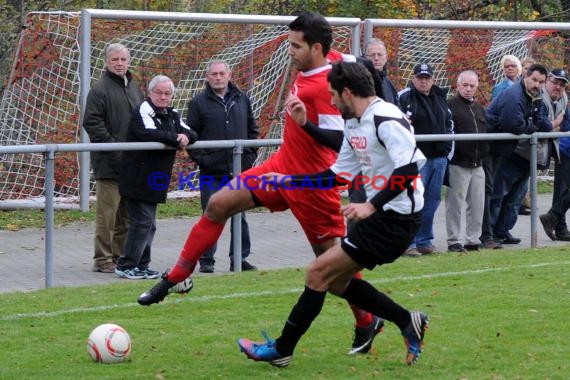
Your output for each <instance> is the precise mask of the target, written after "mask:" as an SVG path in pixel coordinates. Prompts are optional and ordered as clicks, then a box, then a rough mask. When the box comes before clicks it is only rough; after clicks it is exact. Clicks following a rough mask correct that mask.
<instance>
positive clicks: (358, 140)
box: [350, 136, 368, 149]
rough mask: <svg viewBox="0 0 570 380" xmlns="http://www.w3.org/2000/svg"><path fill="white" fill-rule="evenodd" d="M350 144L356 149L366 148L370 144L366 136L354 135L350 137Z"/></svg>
mask: <svg viewBox="0 0 570 380" xmlns="http://www.w3.org/2000/svg"><path fill="white" fill-rule="evenodd" d="M350 145H352V147H353V148H354V149H366V147H367V146H368V143H367V141H366V136H352V137H351V138H350Z"/></svg>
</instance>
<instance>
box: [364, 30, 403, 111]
mask: <svg viewBox="0 0 570 380" xmlns="http://www.w3.org/2000/svg"><path fill="white" fill-rule="evenodd" d="M365 56H366V58H368V59H370V60H371V61H372V64H373V65H374V68H375V69H376V72H377V73H378V75H379V77H380V81H379V84H380V88H376V95H377V96H378V97H380V98H382V99H384V100H385V101H387V102H390V103H392V104H395V105H397V106H400V104H399V101H398V91H396V88H395V87H394V85H393V84H392V82H390V79H388V76H387V75H386V62H388V51H387V50H386V44H384V41H382V40H378V39H376V38H372V39H370V41H368V44H367V45H366V54H365ZM375 86H376V87H377V85H376V83H375Z"/></svg>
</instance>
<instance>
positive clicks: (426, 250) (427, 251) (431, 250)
mask: <svg viewBox="0 0 570 380" xmlns="http://www.w3.org/2000/svg"><path fill="white" fill-rule="evenodd" d="M416 249H417V250H418V252H419V253H421V254H422V256H423V255H435V254H438V253H439V252H438V250H437V248H435V247H434V246H433V245H426V246H425V247H417V248H416Z"/></svg>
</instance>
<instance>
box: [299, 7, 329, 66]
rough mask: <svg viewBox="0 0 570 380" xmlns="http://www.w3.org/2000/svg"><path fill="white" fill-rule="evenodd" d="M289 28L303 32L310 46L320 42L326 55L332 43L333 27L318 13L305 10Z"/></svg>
mask: <svg viewBox="0 0 570 380" xmlns="http://www.w3.org/2000/svg"><path fill="white" fill-rule="evenodd" d="M289 29H290V30H294V31H296V32H303V37H304V39H305V41H307V43H308V44H309V46H313V45H314V44H316V43H320V44H321V46H322V47H323V55H324V56H326V55H327V54H328V53H329V51H330V49H331V44H332V28H331V26H330V24H329V22H328V21H327V20H326V19H325V18H324V17H323V16H321V15H320V14H318V13H311V12H304V13H301V14H300V15H299V16H298V17H297V18H296V19H295V20H293V21H291V23H290V24H289Z"/></svg>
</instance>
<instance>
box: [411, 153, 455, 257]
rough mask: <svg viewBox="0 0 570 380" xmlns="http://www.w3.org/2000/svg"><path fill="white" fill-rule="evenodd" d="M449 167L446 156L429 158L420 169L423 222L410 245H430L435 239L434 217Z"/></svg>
mask: <svg viewBox="0 0 570 380" xmlns="http://www.w3.org/2000/svg"><path fill="white" fill-rule="evenodd" d="M446 169H447V158H446V157H433V158H428V159H427V161H426V164H425V165H424V166H423V167H422V168H421V169H420V176H421V179H422V183H423V185H424V189H425V190H424V208H423V209H422V211H421V214H422V223H421V226H420V229H419V230H418V233H417V234H416V237H415V239H414V242H413V243H412V244H411V245H410V247H416V246H417V247H428V246H431V245H432V240H433V219H434V216H435V212H436V210H437V208H438V207H439V204H440V203H441V187H442V186H443V178H444V177H445V170H446Z"/></svg>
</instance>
